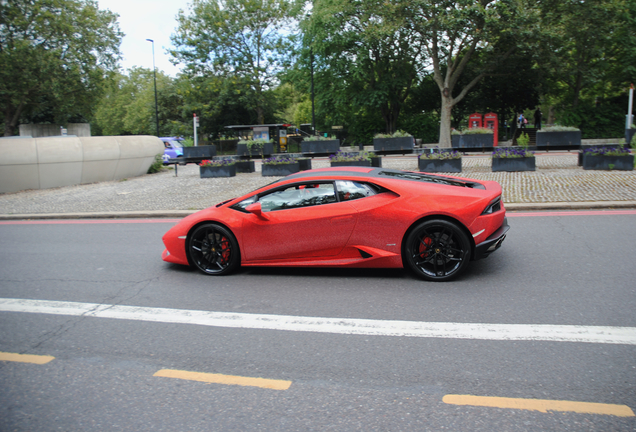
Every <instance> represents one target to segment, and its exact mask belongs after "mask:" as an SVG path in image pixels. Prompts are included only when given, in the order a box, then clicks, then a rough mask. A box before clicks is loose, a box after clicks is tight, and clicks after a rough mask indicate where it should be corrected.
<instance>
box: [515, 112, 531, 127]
mask: <svg viewBox="0 0 636 432" xmlns="http://www.w3.org/2000/svg"><path fill="white" fill-rule="evenodd" d="M527 123H528V120H526V118H525V117H524V116H523V113H519V119H518V121H517V124H518V125H519V129H525V128H526V124H527Z"/></svg>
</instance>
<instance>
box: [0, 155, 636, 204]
mask: <svg viewBox="0 0 636 432" xmlns="http://www.w3.org/2000/svg"><path fill="white" fill-rule="evenodd" d="M462 163H463V172H462V173H461V174H460V176H462V177H469V178H474V179H477V180H495V181H497V182H499V183H500V184H501V185H502V187H503V191H504V194H503V195H504V196H503V197H504V202H506V203H572V202H598V201H600V202H603V201H618V202H622V201H634V202H636V171H585V170H583V169H582V168H580V167H578V166H577V153H550V154H537V171H534V172H516V173H493V172H491V170H490V158H489V156H488V155H469V156H464V158H463V161H462ZM327 166H329V161H328V159H327V158H315V159H313V161H312V167H313V168H322V167H327ZM382 166H383V167H384V168H395V169H404V170H412V171H417V157H416V156H414V155H406V156H385V157H383V159H382ZM276 179H277V177H262V176H261V173H260V162H259V161H257V162H256V172H255V173H251V174H237V176H236V177H232V178H215V179H202V178H199V168H198V166H196V165H193V164H190V165H187V166H180V167H179V168H178V176H175V171H174V169H167V170H164V171H163V172H161V173H157V174H150V175H144V176H141V177H135V178H130V179H127V180H122V181H112V182H102V183H94V184H88V185H78V186H68V187H62V188H55V189H43V190H29V191H23V192H18V193H11V194H0V215H16V214H20V215H29V214H31V215H38V214H49V213H62V214H64V213H88V212H139V211H167V210H199V209H203V208H206V207H209V206H211V205H214V204H217V203H219V202H222V201H224V200H226V199H230V198H233V197H236V196H240V195H242V194H244V193H247V192H250V191H252V190H254V189H256V188H258V187H260V186H263V185H266V184H268V183H271V182H272V181H274V180H276Z"/></svg>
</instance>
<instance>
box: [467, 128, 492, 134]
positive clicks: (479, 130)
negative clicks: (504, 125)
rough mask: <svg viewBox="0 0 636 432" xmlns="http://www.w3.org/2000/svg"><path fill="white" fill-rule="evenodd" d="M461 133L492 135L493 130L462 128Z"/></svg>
mask: <svg viewBox="0 0 636 432" xmlns="http://www.w3.org/2000/svg"><path fill="white" fill-rule="evenodd" d="M461 133H462V135H492V134H493V131H492V129H488V128H470V129H463V130H462V132H461Z"/></svg>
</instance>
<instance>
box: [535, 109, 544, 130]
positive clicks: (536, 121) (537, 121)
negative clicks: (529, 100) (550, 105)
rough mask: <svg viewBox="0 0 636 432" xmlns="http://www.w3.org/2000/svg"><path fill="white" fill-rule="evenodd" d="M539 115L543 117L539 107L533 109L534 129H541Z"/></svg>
mask: <svg viewBox="0 0 636 432" xmlns="http://www.w3.org/2000/svg"><path fill="white" fill-rule="evenodd" d="M541 117H543V114H542V113H541V107H539V108H537V109H536V110H535V111H534V127H535V128H536V129H541Z"/></svg>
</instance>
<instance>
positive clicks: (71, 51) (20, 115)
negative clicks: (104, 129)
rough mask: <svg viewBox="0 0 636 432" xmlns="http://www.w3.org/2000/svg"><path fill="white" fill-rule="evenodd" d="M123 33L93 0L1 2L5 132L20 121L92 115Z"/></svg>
mask: <svg viewBox="0 0 636 432" xmlns="http://www.w3.org/2000/svg"><path fill="white" fill-rule="evenodd" d="M122 36H123V34H122V33H121V32H120V31H119V27H118V25H117V23H116V15H115V14H113V13H111V12H110V11H102V10H99V9H98V8H97V3H96V2H93V1H79V0H41V1H25V0H22V1H13V0H12V1H8V2H7V1H3V2H0V65H2V66H1V67H0V96H1V97H0V111H2V113H3V114H4V118H3V120H4V135H5V136H10V135H12V133H13V131H14V128H15V127H16V126H17V124H18V122H19V121H23V122H29V121H31V120H32V119H38V120H40V121H51V122H53V121H54V122H57V123H62V124H63V123H66V122H67V121H69V120H75V119H82V118H88V117H90V115H91V110H92V107H93V103H94V100H95V98H96V97H97V96H98V95H99V93H100V90H101V89H100V86H101V84H102V82H103V81H104V78H105V77H107V76H108V74H109V73H110V72H111V71H113V70H114V69H115V68H116V63H117V60H118V58H119V43H120V40H121V37H122Z"/></svg>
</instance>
